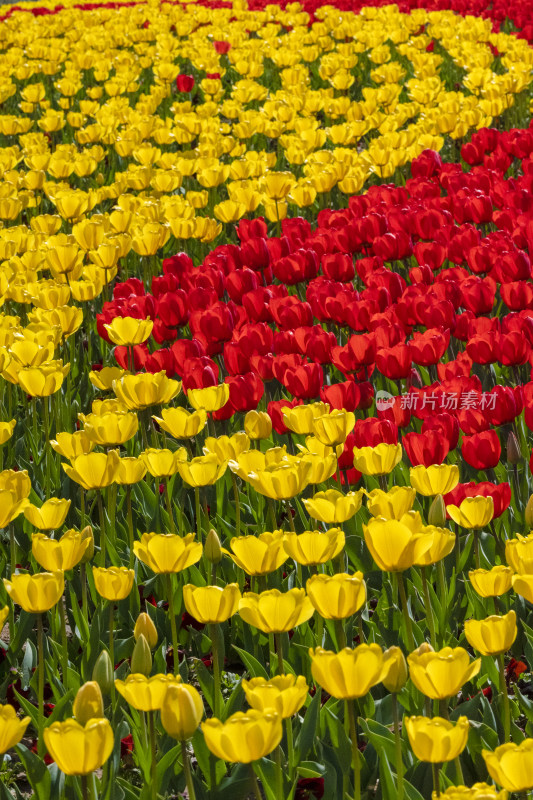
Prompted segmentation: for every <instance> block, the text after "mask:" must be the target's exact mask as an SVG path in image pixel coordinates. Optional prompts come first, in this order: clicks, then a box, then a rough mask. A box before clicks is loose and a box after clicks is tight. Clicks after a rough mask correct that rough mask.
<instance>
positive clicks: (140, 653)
mask: <svg viewBox="0 0 533 800" xmlns="http://www.w3.org/2000/svg"><path fill="white" fill-rule="evenodd" d="M151 671H152V653H151V652H150V645H149V644H148V642H147V640H146V638H145V636H144V634H142V633H141V634H140V635H139V638H138V639H137V641H136V642H135V647H134V648H133V655H132V657H131V672H132V674H140V675H146V676H148V675H149V674H150V672H151Z"/></svg>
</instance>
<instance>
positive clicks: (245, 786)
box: [217, 764, 251, 800]
mask: <svg viewBox="0 0 533 800" xmlns="http://www.w3.org/2000/svg"><path fill="white" fill-rule="evenodd" d="M249 770H250V767H249V766H248V764H236V765H235V769H233V770H232V773H231V775H230V776H229V777H227V778H224V780H223V781H222V782H221V784H220V786H219V787H218V789H217V800H245V798H247V797H249V796H250V790H251V780H250V771H249Z"/></svg>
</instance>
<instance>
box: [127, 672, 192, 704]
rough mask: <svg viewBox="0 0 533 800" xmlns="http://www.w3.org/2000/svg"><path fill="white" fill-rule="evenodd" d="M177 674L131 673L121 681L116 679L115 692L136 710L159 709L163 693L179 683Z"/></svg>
mask: <svg viewBox="0 0 533 800" xmlns="http://www.w3.org/2000/svg"><path fill="white" fill-rule="evenodd" d="M181 682H182V681H181V678H180V677H179V675H162V674H158V675H152V677H151V678H147V677H146V675H141V674H140V673H133V674H132V675H128V677H127V678H126V679H125V680H123V681H121V680H116V681H115V686H116V689H117V692H118V693H119V694H121V695H122V697H123V698H124V699H125V700H126V702H127V703H129V704H130V706H132V707H133V708H136V709H137V711H159V709H160V708H162V706H163V703H164V699H165V694H166V692H167V691H168V689H169V688H170V687H171V686H179V685H181Z"/></svg>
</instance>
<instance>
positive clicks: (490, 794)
mask: <svg viewBox="0 0 533 800" xmlns="http://www.w3.org/2000/svg"><path fill="white" fill-rule="evenodd" d="M438 797H442V798H444V800H507V797H508V794H507V792H506V790H505V789H502V790H501V791H498V789H497V788H496V787H495V786H489V784H488V783H474V785H473V786H470V787H467V786H449V787H448V788H447V789H446V791H444V792H440V794H439V795H438V796H437V793H436V792H433V795H432V800H438Z"/></svg>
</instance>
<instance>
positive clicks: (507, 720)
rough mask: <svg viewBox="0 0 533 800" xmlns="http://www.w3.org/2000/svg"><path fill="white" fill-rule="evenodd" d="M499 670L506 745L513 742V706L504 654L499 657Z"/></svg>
mask: <svg viewBox="0 0 533 800" xmlns="http://www.w3.org/2000/svg"><path fill="white" fill-rule="evenodd" d="M497 661H498V670H499V673H500V694H501V696H502V700H503V741H504V744H505V743H506V742H509V741H510V740H511V706H510V703H509V695H508V693H507V683H506V680H505V660H504V657H503V653H500V654H499V655H498V657H497Z"/></svg>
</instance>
